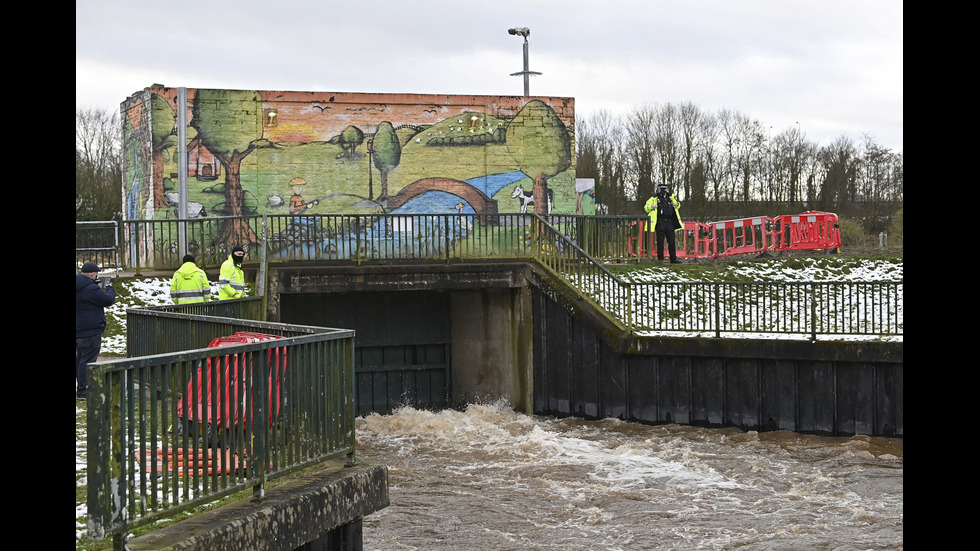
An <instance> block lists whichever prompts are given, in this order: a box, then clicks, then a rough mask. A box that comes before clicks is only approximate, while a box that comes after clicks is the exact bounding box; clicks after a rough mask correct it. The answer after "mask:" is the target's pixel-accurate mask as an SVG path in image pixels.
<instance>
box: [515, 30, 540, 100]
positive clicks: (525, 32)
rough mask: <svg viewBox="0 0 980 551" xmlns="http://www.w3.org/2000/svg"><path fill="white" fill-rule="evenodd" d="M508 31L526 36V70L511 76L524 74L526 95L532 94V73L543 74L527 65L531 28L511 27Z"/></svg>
mask: <svg viewBox="0 0 980 551" xmlns="http://www.w3.org/2000/svg"><path fill="white" fill-rule="evenodd" d="M507 32H508V33H510V34H513V35H517V36H523V37H524V70H523V71H521V72H519V73H511V74H510V76H512V77H516V76H517V75H524V97H527V96H530V95H531V94H530V91H529V90H530V83H529V80H528V79H529V77H530V76H531V75H540V74H541V73H537V72H534V71H529V70H528V65H527V37H528V36H531V29H529V28H527V27H513V28H510V29H507Z"/></svg>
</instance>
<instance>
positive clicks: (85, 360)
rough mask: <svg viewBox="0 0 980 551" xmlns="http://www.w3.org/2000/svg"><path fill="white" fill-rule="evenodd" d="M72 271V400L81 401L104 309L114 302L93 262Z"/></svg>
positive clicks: (99, 344) (109, 283) (108, 285)
mask: <svg viewBox="0 0 980 551" xmlns="http://www.w3.org/2000/svg"><path fill="white" fill-rule="evenodd" d="M80 272H81V273H78V274H75V399H76V400H84V399H85V396H86V392H87V390H88V386H87V384H88V383H87V381H86V369H87V367H88V364H90V363H92V362H94V361H96V360H97V359H98V358H99V352H100V351H101V350H102V333H104V332H105V326H106V320H105V308H106V307H107V306H111V305H112V303H113V302H115V301H116V290H115V289H113V287H112V280H110V279H109V278H108V277H104V278H102V279H99V266H98V264H96V263H95V262H86V263H85V264H82V269H81V270H80Z"/></svg>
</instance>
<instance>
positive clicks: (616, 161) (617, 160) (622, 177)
mask: <svg viewBox="0 0 980 551" xmlns="http://www.w3.org/2000/svg"><path fill="white" fill-rule="evenodd" d="M622 141H623V130H622V125H621V124H620V123H619V121H618V120H617V119H616V118H614V117H613V116H612V115H611V114H610V113H609V111H607V110H600V111H598V112H596V113H594V114H593V115H592V116H591V117H589V118H588V119H586V120H583V121H580V122H578V123H576V143H577V146H578V147H577V153H576V155H577V160H576V163H575V172H576V175H577V176H579V177H582V178H594V179H595V183H596V187H595V191H596V201H597V205H596V209H597V212H602V213H604V214H627V213H629V210H628V208H627V205H628V197H627V187H626V170H625V161H624V158H623V148H622Z"/></svg>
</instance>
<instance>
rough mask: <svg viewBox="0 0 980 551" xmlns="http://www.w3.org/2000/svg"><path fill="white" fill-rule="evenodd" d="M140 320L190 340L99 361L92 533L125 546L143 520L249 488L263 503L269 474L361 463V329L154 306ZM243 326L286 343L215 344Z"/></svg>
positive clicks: (93, 370) (93, 391)
mask: <svg viewBox="0 0 980 551" xmlns="http://www.w3.org/2000/svg"><path fill="white" fill-rule="evenodd" d="M161 310H164V309H161ZM129 316H130V318H129V322H130V323H135V324H136V325H137V326H139V328H138V329H137V333H143V334H149V333H153V332H178V333H179V335H180V342H181V343H182V345H177V344H174V343H171V342H169V341H167V340H153V339H149V343H150V344H148V345H147V346H144V347H143V348H144V350H146V349H150V348H153V347H154V346H156V347H158V348H169V347H175V348H182V350H180V351H172V352H160V351H157V353H155V354H153V355H145V356H140V357H131V358H128V359H122V360H115V361H107V362H98V363H94V364H90V365H89V375H88V397H87V426H88V434H87V438H88V441H87V455H88V469H87V476H88V479H89V480H88V499H87V505H88V514H89V524H88V532H89V536H90V537H92V538H93V539H105V538H106V537H107V536H112V537H113V539H114V542H115V544H116V548H121V547H120V545H119V544H120V543H121V538H122V536H123V534H125V533H126V532H127V531H129V530H131V529H132V528H134V527H137V526H142V525H146V524H149V523H152V522H156V521H158V520H161V519H165V518H170V517H172V516H174V515H175V514H177V513H180V512H183V511H186V510H188V509H191V508H193V507H196V506H199V505H203V504H206V503H210V502H212V501H214V500H216V499H219V498H222V497H225V496H228V495H231V494H233V493H236V492H240V491H243V490H248V489H251V491H252V494H253V495H254V496H255V497H256V498H261V497H262V494H263V492H264V488H265V483H266V482H267V481H269V480H273V479H276V478H279V477H282V476H284V475H286V474H289V473H291V472H294V471H296V470H299V469H302V468H305V467H307V466H311V465H314V464H316V463H318V462H320V461H323V460H325V459H330V458H336V457H346V458H347V462H348V463H349V464H350V463H353V461H354V445H355V439H354V417H355V411H354V410H355V408H354V363H353V357H354V353H353V350H354V333H353V331H351V330H346V329H330V328H316V327H307V326H297V325H289V324H275V323H268V322H251V321H247V320H236V319H232V318H219V317H209V316H201V315H191V314H184V313H180V312H167V311H159V310H158V311H150V309H147V311H145V312H139V311H138V310H137V309H133V310H130V311H129ZM239 331H244V332H248V333H249V334H253V335H254V334H256V333H261V334H263V335H276V336H281V337H282V338H277V339H270V340H257V341H256V340H255V339H247V340H253V341H255V342H247V343H244V344H225V345H223V346H220V347H213V348H208V347H206V346H207V341H208V340H209V339H211V338H216V337H218V336H228V335H231V334H233V333H235V332H239ZM262 338H263V339H264V338H265V337H262ZM130 343H131V344H133V343H132V341H130ZM195 346H196V347H197V348H195ZM137 348H139V347H137Z"/></svg>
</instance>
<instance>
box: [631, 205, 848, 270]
mask: <svg viewBox="0 0 980 551" xmlns="http://www.w3.org/2000/svg"><path fill="white" fill-rule="evenodd" d="M648 224H649V222H648V221H646V220H639V221H636V222H632V223H630V225H629V226H628V229H627V237H626V251H627V253H628V254H629V255H631V256H637V257H645V256H646V257H650V258H656V257H657V237H656V232H650V231H647V225H648ZM840 245H841V241H840V221H839V220H838V218H837V215H836V214H834V213H832V212H822V211H807V212H804V213H801V214H792V215H782V216H777V217H775V218H769V217H768V216H755V217H751V218H739V219H736V220H723V221H721V222H709V223H707V224H702V223H700V222H684V229H683V231H680V232H679V233H678V234H677V256H679V257H686V258H717V257H722V256H736V255H741V254H759V253H763V252H766V251H786V250H813V249H835V248H838V247H840Z"/></svg>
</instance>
